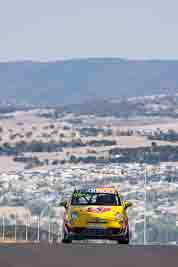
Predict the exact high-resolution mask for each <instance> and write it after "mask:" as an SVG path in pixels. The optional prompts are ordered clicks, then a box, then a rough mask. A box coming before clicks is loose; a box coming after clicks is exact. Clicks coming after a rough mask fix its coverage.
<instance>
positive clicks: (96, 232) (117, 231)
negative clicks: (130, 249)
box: [73, 227, 122, 236]
mask: <svg viewBox="0 0 178 267" xmlns="http://www.w3.org/2000/svg"><path fill="white" fill-rule="evenodd" d="M73 231H74V232H75V233H77V234H81V235H82V234H83V235H89V236H97V235H99V236H107V235H114V234H115V235H117V234H120V233H121V232H122V230H121V229H115V228H110V229H100V228H91V229H90V228H79V227H76V228H74V229H73Z"/></svg>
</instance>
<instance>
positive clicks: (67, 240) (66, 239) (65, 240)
mask: <svg viewBox="0 0 178 267" xmlns="http://www.w3.org/2000/svg"><path fill="white" fill-rule="evenodd" d="M62 243H72V239H71V238H70V237H69V235H68V234H67V233H66V231H65V229H63V235H62Z"/></svg>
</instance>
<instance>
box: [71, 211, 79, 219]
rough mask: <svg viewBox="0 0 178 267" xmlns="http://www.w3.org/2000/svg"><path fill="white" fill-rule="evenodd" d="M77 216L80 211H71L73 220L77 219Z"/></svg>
mask: <svg viewBox="0 0 178 267" xmlns="http://www.w3.org/2000/svg"><path fill="white" fill-rule="evenodd" d="M77 217H78V213H77V212H76V211H73V212H71V218H72V219H73V220H76V219H77Z"/></svg>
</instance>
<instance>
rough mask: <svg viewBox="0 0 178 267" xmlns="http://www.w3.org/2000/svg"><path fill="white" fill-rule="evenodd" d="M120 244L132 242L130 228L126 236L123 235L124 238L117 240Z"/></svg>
mask: <svg viewBox="0 0 178 267" xmlns="http://www.w3.org/2000/svg"><path fill="white" fill-rule="evenodd" d="M117 243H118V244H121V245H122V244H123V245H129V243H130V236H129V230H128V231H127V233H126V235H125V237H123V238H122V239H118V240H117Z"/></svg>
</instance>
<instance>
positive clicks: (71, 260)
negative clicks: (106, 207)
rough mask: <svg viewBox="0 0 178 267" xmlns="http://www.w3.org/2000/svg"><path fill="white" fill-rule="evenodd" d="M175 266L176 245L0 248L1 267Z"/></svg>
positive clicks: (43, 245)
mask: <svg viewBox="0 0 178 267" xmlns="http://www.w3.org/2000/svg"><path fill="white" fill-rule="evenodd" d="M42 266H43V267H60V266H64V267H68V266H71V267H75V266H76V267H80V266H82V267H94V266H98V267H105V266H107V267H110V266H111V267H116V266H117V267H119V266H122V267H127V266H128V267H154V266H155V267H156V266H157V267H172V266H175V267H178V247H176V246H162V247H161V246H145V247H144V246H118V245H117V244H116V245H115V244H96V245H94V244H69V245H68V244H66V245H62V244H56V245H47V244H42V245H41V244H40V245H39V244H33V245H31V244H25V245H23V244H21V245H16V244H14V245H12V244H11V245H7V244H6V245H0V267H42Z"/></svg>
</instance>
